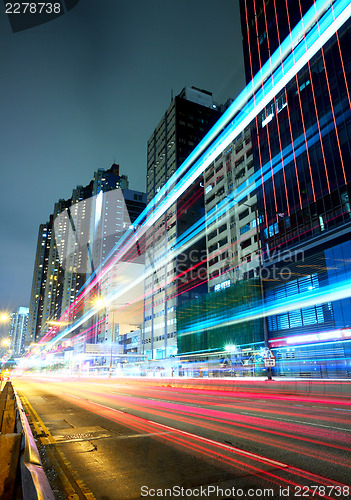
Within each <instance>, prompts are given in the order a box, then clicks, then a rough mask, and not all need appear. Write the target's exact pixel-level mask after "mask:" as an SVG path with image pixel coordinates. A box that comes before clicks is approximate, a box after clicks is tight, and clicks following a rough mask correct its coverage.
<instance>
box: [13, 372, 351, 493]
mask: <svg viewBox="0 0 351 500" xmlns="http://www.w3.org/2000/svg"><path fill="white" fill-rule="evenodd" d="M13 382H14V386H15V388H16V389H17V390H18V391H19V393H20V394H21V395H23V396H24V402H25V404H27V401H28V402H29V405H28V410H30V412H29V413H30V417H31V419H32V421H33V426H34V427H33V429H34V431H35V432H36V434H37V440H38V444H39V446H40V447H42V449H43V451H44V452H45V451H47V452H48V456H46V458H44V460H45V461H46V460H47V461H48V464H47V466H48V469H49V472H50V470H51V472H52V471H53V469H55V470H56V471H57V472H58V476H59V479H60V486H56V487H55V485H54V489H55V488H56V490H57V491H56V494H57V498H91V499H93V498H96V499H98V500H131V499H139V498H187V499H189V498H190V499H193V498H194V499H195V498H218V499H223V498H232V499H238V498H254V499H259V498H271V499H278V498H279V499H282V498H291V499H295V500H296V499H299V498H300V499H304V498H321V497H322V498H332V499H345V498H351V470H350V469H351V453H350V452H351V401H350V400H347V399H345V398H344V399H341V398H340V399H338V398H335V397H333V398H330V399H329V398H327V397H325V398H319V397H315V396H311V397H309V398H306V397H299V396H293V395H289V396H288V395H282V394H265V393H263V392H262V393H251V394H250V393H248V392H246V391H242V392H240V391H236V392H224V391H211V390H196V389H185V388H179V387H177V388H174V387H159V386H156V385H154V384H153V383H152V380H151V381H150V384H148V385H147V386H145V385H143V386H140V387H139V386H138V385H135V384H129V383H128V380H123V379H118V380H113V379H108V380H106V379H105V380H104V379H101V380H99V379H92V380H88V381H87V380H86V379H85V380H81V379H77V378H74V379H66V378H62V379H58V378H56V379H54V378H28V377H27V376H26V377H25V378H24V377H22V378H18V379H15V380H14V381H13ZM49 475H50V474H49ZM52 475H53V476H55V473H53V474H52ZM55 484H58V483H55ZM62 488H63V490H64V491H65V493H64V494H63V493H62V492H61V490H62Z"/></svg>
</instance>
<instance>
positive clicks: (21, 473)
mask: <svg viewBox="0 0 351 500" xmlns="http://www.w3.org/2000/svg"><path fill="white" fill-rule="evenodd" d="M0 449H1V454H0V498H1V500H13V499H15V498H21V499H23V500H54V494H53V492H52V489H51V487H50V484H49V481H48V479H47V477H46V475H45V472H44V469H43V467H42V464H41V461H40V456H39V452H38V449H37V446H36V444H35V440H34V437H33V434H32V431H31V428H30V425H29V422H28V420H27V417H26V414H25V411H24V409H23V407H22V403H21V400H20V398H19V396H18V394H17V393H16V391H15V390H14V388H13V386H12V383H11V382H10V381H8V382H6V384H5V387H4V389H3V390H2V391H1V393H0Z"/></svg>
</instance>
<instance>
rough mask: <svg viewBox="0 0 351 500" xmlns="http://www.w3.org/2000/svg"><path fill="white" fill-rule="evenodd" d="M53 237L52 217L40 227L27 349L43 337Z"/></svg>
mask: <svg viewBox="0 0 351 500" xmlns="http://www.w3.org/2000/svg"><path fill="white" fill-rule="evenodd" d="M51 236H52V216H51V217H50V221H49V222H47V223H46V224H41V225H40V226H39V233H38V243H37V248H36V254H35V263H34V271H33V282H32V290H31V296H30V306H29V319H28V328H27V338H26V347H28V346H29V345H30V343H31V342H36V341H37V340H38V339H39V338H40V335H41V333H40V332H41V327H42V321H43V301H44V295H45V286H46V281H47V271H48V263H49V251H50V244H51Z"/></svg>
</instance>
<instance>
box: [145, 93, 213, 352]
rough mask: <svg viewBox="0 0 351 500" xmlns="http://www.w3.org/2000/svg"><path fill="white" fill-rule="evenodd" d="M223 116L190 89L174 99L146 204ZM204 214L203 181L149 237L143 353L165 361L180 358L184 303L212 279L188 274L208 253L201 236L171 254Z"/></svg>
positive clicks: (153, 161)
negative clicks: (180, 315) (178, 318)
mask: <svg viewBox="0 0 351 500" xmlns="http://www.w3.org/2000/svg"><path fill="white" fill-rule="evenodd" d="M220 115H221V111H220V110H219V109H218V108H217V105H216V104H215V103H214V102H213V98H212V94H211V93H210V92H207V91H205V90H200V89H198V88H196V87H186V88H184V89H183V90H182V92H181V93H180V94H179V95H177V96H176V97H175V98H174V99H172V101H171V103H170V105H169V107H168V109H167V111H166V113H165V114H164V115H163V117H162V119H161V121H160V122H159V124H158V126H157V127H156V129H155V130H154V132H153V133H152V135H151V137H150V139H149V141H148V147H147V200H148V202H150V201H151V200H152V199H153V198H155V196H157V193H158V192H159V190H160V189H161V187H162V186H164V185H165V183H166V182H167V181H168V179H169V178H170V177H171V176H172V175H173V174H174V172H175V171H176V170H177V169H178V167H179V166H180V165H181V164H182V163H183V161H184V160H185V159H186V158H187V157H188V155H189V154H190V153H191V151H192V150H193V149H194V148H195V146H196V145H197V144H198V143H199V142H200V140H201V139H202V138H203V137H204V135H205V134H206V133H207V132H208V130H209V129H210V128H211V127H212V125H213V124H214V123H215V122H216V121H217V119H218V118H219V117H220ZM203 215H204V190H203V183H202V179H198V180H197V181H196V182H194V184H193V185H192V186H191V188H190V189H189V190H187V192H186V193H185V194H184V195H182V196H181V197H180V198H179V200H178V201H177V202H176V203H175V204H174V205H172V206H171V207H170V208H169V209H168V210H167V212H166V213H165V214H164V215H163V217H162V218H161V219H160V220H158V221H157V223H155V224H154V225H153V226H152V227H151V228H150V230H149V231H148V232H147V234H146V254H145V259H146V273H147V278H146V280H145V306H144V327H143V332H142V344H141V345H142V354H145V355H147V356H148V358H149V359H162V358H166V357H169V356H172V355H174V354H176V349H177V333H176V331H177V329H176V309H177V305H178V304H179V303H180V302H182V301H183V300H190V299H191V298H193V297H195V296H197V295H199V294H201V293H204V292H206V290H207V277H206V276H205V277H203V276H202V277H201V276H198V275H195V276H194V275H193V274H192V273H191V272H190V271H189V269H191V267H192V266H193V265H194V264H196V263H197V262H199V260H200V259H201V256H203V253H204V252H206V243H205V237H202V238H201V239H200V240H198V241H197V242H196V243H194V244H193V245H192V246H191V247H188V248H187V250H185V251H184V252H182V253H181V254H179V255H178V256H177V257H171V256H170V255H168V256H167V254H169V252H170V249H171V247H172V246H174V244H175V243H176V241H178V240H179V239H180V238H181V236H182V235H183V234H184V233H185V231H186V230H187V229H188V228H189V227H190V226H191V225H192V224H193V223H194V221H196V220H197V219H198V218H201V217H202V216H203Z"/></svg>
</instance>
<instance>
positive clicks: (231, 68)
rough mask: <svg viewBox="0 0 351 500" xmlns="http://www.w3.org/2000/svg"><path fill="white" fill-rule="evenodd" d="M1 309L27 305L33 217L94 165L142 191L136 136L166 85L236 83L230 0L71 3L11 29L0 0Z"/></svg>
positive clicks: (147, 126)
mask: <svg viewBox="0 0 351 500" xmlns="http://www.w3.org/2000/svg"><path fill="white" fill-rule="evenodd" d="M0 36H1V43H0V66H1V75H2V76H1V80H0V86H1V109H0V116H1V136H0V137H1V139H0V141H1V144H0V164H1V197H0V203H1V233H0V234H1V257H0V259H1V260H0V262H1V289H0V310H8V311H13V310H15V309H16V308H17V307H18V306H27V307H28V306H29V298H30V291H31V286H32V276H33V266H34V258H35V251H36V243H37V235H38V227H39V224H41V223H44V222H46V221H47V220H48V218H49V214H50V213H52V211H53V206H54V203H55V202H56V201H58V200H59V199H60V198H65V199H67V198H70V196H71V194H72V189H73V188H74V187H75V186H76V185H77V184H80V185H86V184H88V183H89V182H90V180H91V179H92V177H93V173H94V171H96V170H97V169H98V168H104V169H107V168H109V167H110V166H111V164H112V163H113V162H116V163H119V164H120V166H121V173H122V174H126V175H128V177H129V182H130V188H131V189H137V190H145V177H146V144H147V140H148V139H149V137H150V135H151V133H152V131H153V129H154V128H155V127H156V125H157V124H158V122H159V120H160V119H161V117H162V115H163V113H164V112H165V110H166V108H167V107H168V105H169V103H170V99H171V92H172V90H173V93H174V95H176V94H178V93H179V92H180V91H181V90H182V88H183V87H184V86H187V85H188V86H191V85H194V86H196V87H199V88H203V89H206V90H209V91H211V92H213V95H214V99H215V101H216V102H218V103H222V102H225V101H226V100H227V99H228V98H229V97H235V96H236V95H237V94H238V93H239V91H240V90H241V89H242V88H243V87H244V72H243V61H242V45H241V31H240V17H239V7H238V2H237V1H235V0H177V1H170V0H149V1H145V0H133V1H126V0H125V1H123V2H122V1H118V0H80V2H79V3H78V5H77V6H76V7H75V8H73V9H72V10H71V11H69V12H67V13H66V14H65V15H63V16H61V17H59V18H57V19H55V20H53V21H51V22H48V23H46V24H42V25H40V26H37V27H34V28H32V29H28V30H25V31H20V32H17V33H13V32H12V30H11V26H10V23H9V20H8V18H7V16H6V14H5V12H4V5H3V4H2V3H1V15H0Z"/></svg>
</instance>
